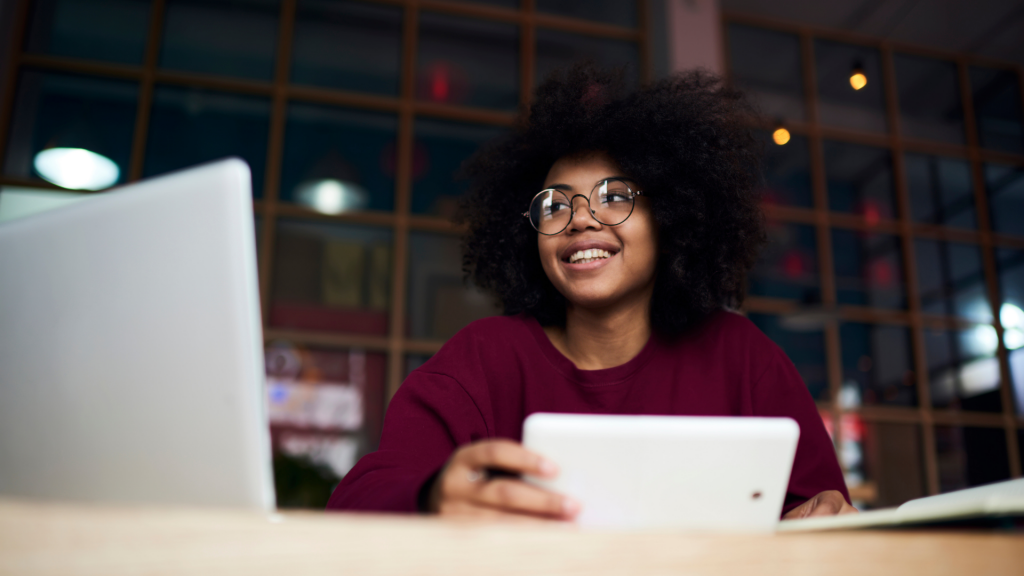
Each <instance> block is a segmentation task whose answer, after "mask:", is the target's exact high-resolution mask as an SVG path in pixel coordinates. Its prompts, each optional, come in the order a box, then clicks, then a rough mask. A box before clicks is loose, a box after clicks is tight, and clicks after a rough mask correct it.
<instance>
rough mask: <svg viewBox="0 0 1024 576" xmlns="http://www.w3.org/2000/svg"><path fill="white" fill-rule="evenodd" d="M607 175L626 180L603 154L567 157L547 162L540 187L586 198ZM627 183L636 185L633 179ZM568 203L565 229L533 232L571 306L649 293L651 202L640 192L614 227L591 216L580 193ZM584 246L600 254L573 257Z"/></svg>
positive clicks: (654, 252)
mask: <svg viewBox="0 0 1024 576" xmlns="http://www.w3.org/2000/svg"><path fill="white" fill-rule="evenodd" d="M606 178H624V179H627V180H630V179H629V177H628V175H626V174H623V172H622V169H621V168H619V166H618V164H616V163H615V161H614V160H612V159H611V158H610V157H609V156H608V155H607V154H604V153H593V154H588V155H586V156H576V157H568V158H562V159H560V160H558V161H557V162H555V164H554V165H553V166H552V167H551V170H549V171H548V175H547V178H546V179H545V180H544V188H557V189H559V190H562V191H563V192H564V193H565V195H566V196H567V197H569V198H572V197H573V196H574V195H576V194H580V195H582V196H583V197H588V196H589V195H590V192H591V190H593V189H594V186H595V185H597V183H598V182H600V181H602V180H604V179H606ZM630 185H631V186H635V184H634V183H633V181H632V180H630ZM572 202H573V208H574V210H575V214H574V215H573V217H572V221H571V222H570V223H569V226H568V228H566V229H565V230H564V231H562V232H561V233H560V234H556V235H554V236H545V235H543V234H538V235H537V236H538V239H537V244H538V248H539V251H540V260H541V264H542V265H543V266H544V271H545V272H546V273H547V275H548V278H549V279H550V280H551V282H552V283H553V284H554V285H555V288H557V289H558V291H559V292H561V293H562V295H563V296H565V297H566V298H567V299H568V300H569V302H570V303H571V304H572V305H573V306H579V307H583V308H604V307H607V306H612V305H615V304H618V303H620V302H622V301H624V300H625V299H628V298H633V297H646V298H650V294H651V292H652V289H653V286H654V270H655V266H656V263H657V256H658V246H657V238H658V233H657V227H656V224H655V222H654V218H653V216H652V215H651V208H650V203H649V202H650V201H649V200H648V199H647V198H646V197H644V196H642V195H641V196H638V197H637V198H636V206H635V207H634V208H633V213H632V214H631V215H630V216H629V218H628V219H626V221H625V222H623V223H622V224H619V225H617V226H606V225H603V224H601V223H600V222H598V221H597V220H595V219H594V218H593V216H591V214H590V211H589V210H588V209H587V206H586V204H587V203H586V201H585V200H584V199H583V198H573V200H572ZM583 250H596V251H599V252H597V255H598V257H597V258H596V259H592V260H589V261H588V260H586V259H583V260H582V261H581V262H574V261H573V260H576V259H579V258H580V257H581V256H583V254H580V252H581V251H583ZM600 251H603V252H600ZM591 254H594V253H591ZM605 254H607V255H608V256H607V257H604V255H605Z"/></svg>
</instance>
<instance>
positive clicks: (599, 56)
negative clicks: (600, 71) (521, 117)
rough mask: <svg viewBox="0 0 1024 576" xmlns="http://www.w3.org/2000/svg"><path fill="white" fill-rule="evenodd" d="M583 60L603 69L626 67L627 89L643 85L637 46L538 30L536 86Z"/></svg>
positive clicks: (542, 29)
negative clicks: (592, 62) (588, 60)
mask: <svg viewBox="0 0 1024 576" xmlns="http://www.w3.org/2000/svg"><path fill="white" fill-rule="evenodd" d="M583 59H590V60H593V61H594V63H595V64H596V65H598V66H600V67H602V68H616V67H621V66H624V67H625V68H626V70H625V82H626V85H627V86H637V85H639V84H640V72H639V70H640V51H639V50H638V49H637V45H636V43H635V42H629V41H627V40H612V39H609V38H595V37H593V36H582V35H579V34H570V33H568V32H562V31H559V30H546V29H544V28H539V29H538V30H537V62H536V66H535V72H534V82H535V83H536V84H540V83H541V82H543V81H544V79H545V78H547V76H548V74H550V73H551V72H552V71H554V70H555V69H557V68H563V67H566V66H570V65H572V64H574V63H575V62H578V61H580V60H583Z"/></svg>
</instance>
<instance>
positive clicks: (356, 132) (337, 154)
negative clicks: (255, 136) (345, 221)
mask: <svg viewBox="0 0 1024 576" xmlns="http://www.w3.org/2000/svg"><path fill="white" fill-rule="evenodd" d="M397 132H398V119H397V118H396V117H395V116H394V115H393V114H385V113H381V112H369V111H364V110H350V109H347V108H337V107H334V106H323V105H319V104H291V105H289V107H288V125H287V127H286V129H285V145H284V158H283V162H282V167H281V193H280V197H281V199H282V200H284V201H286V202H295V203H298V204H303V205H305V206H307V207H309V208H312V209H313V210H317V211H319V212H324V213H328V214H337V213H340V212H347V211H351V210H367V209H368V210H392V209H394V205H395V200H394V198H395V141H396V139H397Z"/></svg>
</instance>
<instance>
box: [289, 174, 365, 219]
mask: <svg viewBox="0 0 1024 576" xmlns="http://www.w3.org/2000/svg"><path fill="white" fill-rule="evenodd" d="M295 197H296V200H297V201H298V202H299V204H302V205H304V206H308V207H309V208H312V209H313V210H316V211H317V212H320V213H322V214H341V213H342V212H351V211H353V210H359V209H362V208H365V207H366V205H367V202H368V200H369V195H368V194H367V192H366V190H365V189H364V188H363V187H362V186H360V185H358V184H355V183H353V182H346V181H342V180H335V179H333V178H327V179H324V180H314V181H312V182H306V183H304V184H300V185H299V187H298V189H297V190H296V191H295Z"/></svg>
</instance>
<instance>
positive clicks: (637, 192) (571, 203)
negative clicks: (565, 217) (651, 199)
mask: <svg viewBox="0 0 1024 576" xmlns="http://www.w3.org/2000/svg"><path fill="white" fill-rule="evenodd" d="M612 181H616V182H622V183H623V184H625V185H626V186H627V187H629V191H630V192H632V193H633V195H632V199H633V205H632V206H631V207H630V208H629V214H626V217H625V218H623V219H622V220H621V221H620V222H618V223H616V224H605V223H604V222H601V221H600V220H598V219H597V214H595V213H594V208H593V207H592V206H591V205H590V197H591V196H593V195H594V190H597V189H598V187H600V186H601V185H602V184H607V183H608V182H612ZM629 182H630V181H629V180H626V179H625V178H605V179H604V180H601V181H599V182H598V183H597V184H595V185H594V187H593V188H592V189H591V190H590V194H589V195H587V196H584V195H583V194H573V195H572V196H569V195H568V194H566V193H565V192H564V191H562V190H559V189H558V188H545V189H543V190H541V191H540V192H537V193H536V194H534V195H533V198H531V199H530V206H533V202H534V200H536V199H537V197H538V196H540V195H541V194H544V193H545V192H560V193H561V194H562V195H563V196H568V197H569V206H570V207H571V208H572V212H570V213H569V221H568V222H566V223H565V227H564V228H562V229H561V230H559V231H558V232H555V233H552V234H548V233H546V232H541V231H540V230H537V227H536V226H534V225H533V221H532V220H530V211H529V210H527V211H526V212H523V214H522V215H523V216H525V217H526V220H527V222H529V223H530V227H531V228H533V229H534V230H537V233H538V234H543V235H545V236H558V235H559V234H561V233H562V232H565V230H566V229H567V228H568V227H569V225H570V224H572V219H573V218H574V217H575V216H576V208H575V205H576V198H583V200H585V201H586V203H587V208H589V209H590V217H591V218H593V219H594V220H595V221H596V222H597V223H598V224H600V225H602V226H618V225H619V224H622V223H624V222H625V221H626V220H629V217H630V216H632V215H633V210H636V197H637V196H640V195H642V194H643V190H633V188H632V187H631V186H629Z"/></svg>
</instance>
